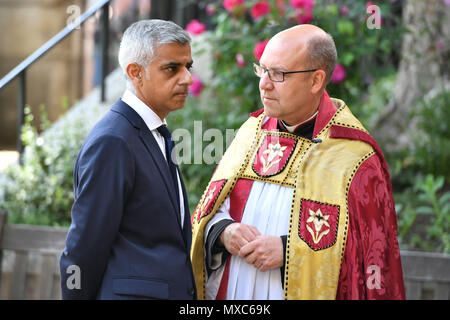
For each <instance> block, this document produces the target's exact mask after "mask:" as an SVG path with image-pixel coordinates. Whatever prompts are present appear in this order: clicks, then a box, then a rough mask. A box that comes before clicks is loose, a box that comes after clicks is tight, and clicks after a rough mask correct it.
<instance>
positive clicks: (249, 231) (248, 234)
mask: <svg viewBox="0 0 450 320" xmlns="http://www.w3.org/2000/svg"><path fill="white" fill-rule="evenodd" d="M241 232H242V236H243V237H244V238H245V240H247V241H248V242H250V241H253V240H255V238H256V237H257V236H258V234H259V232H258V230H257V229H256V228H255V227H254V226H250V225H242V230H241Z"/></svg>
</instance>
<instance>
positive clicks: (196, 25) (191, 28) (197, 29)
mask: <svg viewBox="0 0 450 320" xmlns="http://www.w3.org/2000/svg"><path fill="white" fill-rule="evenodd" d="M205 30H206V27H205V25H204V24H203V23H200V22H198V20H195V19H194V20H192V21H191V22H189V23H188V25H187V26H186V31H187V32H189V33H192V34H201V33H203V32H205Z"/></svg>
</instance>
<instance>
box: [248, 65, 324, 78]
mask: <svg viewBox="0 0 450 320" xmlns="http://www.w3.org/2000/svg"><path fill="white" fill-rule="evenodd" d="M316 70H318V69H310V70H302V71H288V72H285V71H278V70H271V69H266V68H264V67H261V66H260V65H258V64H256V63H253V71H255V74H256V75H257V76H258V77H260V78H262V76H263V75H264V72H267V73H269V79H270V80H272V81H273V82H283V81H284V75H285V74H290V73H303V72H313V71H316Z"/></svg>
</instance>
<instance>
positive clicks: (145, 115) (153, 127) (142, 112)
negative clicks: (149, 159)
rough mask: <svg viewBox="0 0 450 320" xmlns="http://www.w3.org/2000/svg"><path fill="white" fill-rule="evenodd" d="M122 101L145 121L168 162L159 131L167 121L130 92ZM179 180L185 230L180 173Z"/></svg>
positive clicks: (124, 95)
mask: <svg viewBox="0 0 450 320" xmlns="http://www.w3.org/2000/svg"><path fill="white" fill-rule="evenodd" d="M122 101H123V102H125V103H126V104H128V105H129V106H130V107H131V108H133V110H134V111H136V112H137V114H138V115H139V116H140V117H141V118H142V120H144V122H145V124H146V125H147V127H148V129H149V130H150V132H151V133H152V134H153V137H155V140H156V142H157V143H158V146H159V148H160V149H161V152H162V154H163V155H164V158H166V160H167V155H166V146H165V141H164V137H163V136H162V135H161V134H160V133H159V132H158V130H157V129H158V128H159V127H160V126H162V125H163V124H164V125H167V123H166V119H164V120H162V121H161V119H160V118H159V116H158V115H157V114H156V113H155V112H154V111H153V110H152V109H151V108H150V107H149V106H147V105H146V104H145V103H144V102H143V101H142V100H141V99H139V98H138V97H137V96H136V95H135V94H134V93H133V92H131V91H130V90H125V92H124V94H123V95H122ZM177 179H178V194H179V195H180V197H179V202H180V213H181V219H180V221H181V228H183V224H184V214H185V212H184V198H183V190H182V189H181V181H180V176H179V174H178V172H177Z"/></svg>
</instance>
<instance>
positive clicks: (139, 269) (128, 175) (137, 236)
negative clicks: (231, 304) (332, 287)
mask: <svg viewBox="0 0 450 320" xmlns="http://www.w3.org/2000/svg"><path fill="white" fill-rule="evenodd" d="M180 179H181V183H182V189H183V196H184V201H185V203H184V207H185V219H184V227H183V228H181V224H180V219H181V218H180V208H179V200H178V199H176V196H175V195H176V192H175V189H174V188H175V187H174V185H173V182H172V179H171V176H170V171H169V167H168V165H167V162H166V160H165V158H164V156H163V154H162V152H161V149H160V148H159V146H158V144H157V142H156V140H155V139H154V137H153V135H152V133H151V132H150V130H149V129H148V127H147V126H146V124H145V122H144V121H143V120H142V118H141V117H140V116H139V115H138V114H137V113H136V112H135V111H134V110H133V109H132V108H131V107H130V106H128V105H127V104H126V103H124V102H123V101H122V100H120V99H119V100H118V101H117V102H116V103H115V104H114V105H113V106H112V108H111V110H110V111H109V112H108V113H107V114H106V115H105V116H104V117H103V119H102V120H100V121H99V123H97V124H96V126H95V127H94V128H93V129H92V131H91V133H90V134H89V136H88V138H87V139H86V141H85V143H84V144H83V147H82V148H81V151H80V153H79V155H78V158H77V161H76V163H75V169H74V184H75V187H74V189H75V202H74V205H73V208H72V224H71V226H70V228H69V233H68V235H67V239H66V247H65V249H64V251H63V253H62V256H61V260H60V269H61V288H62V297H63V299H142V298H144V299H145V298H156V299H194V298H195V297H196V290H195V284H194V279H193V275H192V266H191V262H190V256H189V252H190V247H191V240H192V234H191V224H190V219H189V208H188V202H187V195H186V191H185V187H184V184H183V180H182V178H181V174H180ZM72 265H75V266H77V267H78V268H79V271H80V272H79V275H80V276H81V278H80V280H81V281H80V282H79V284H80V286H79V288H76V287H75V288H74V283H76V282H74V281H75V280H74V279H75V278H74V276H76V274H75V273H76V272H75V271H73V267H72V268H70V266H72ZM68 282H69V283H71V284H72V285H69V286H68V285H67V284H68Z"/></svg>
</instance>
